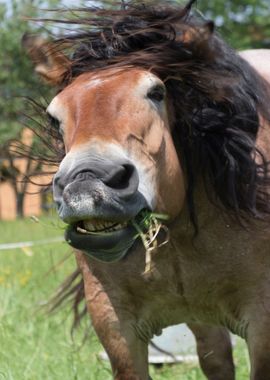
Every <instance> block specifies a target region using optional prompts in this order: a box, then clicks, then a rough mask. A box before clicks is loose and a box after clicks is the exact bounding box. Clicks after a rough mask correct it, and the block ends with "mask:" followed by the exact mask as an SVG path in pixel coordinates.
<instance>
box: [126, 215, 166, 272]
mask: <svg viewBox="0 0 270 380" xmlns="http://www.w3.org/2000/svg"><path fill="white" fill-rule="evenodd" d="M168 219H169V216H168V215H165V214H156V213H153V212H151V211H149V210H142V211H141V212H140V213H139V214H138V215H137V216H136V217H135V218H134V219H132V220H131V223H132V225H133V227H134V228H135V229H136V231H137V232H138V235H136V237H135V238H138V237H140V238H141V241H142V243H143V245H144V248H145V270H144V274H148V273H150V272H151V269H152V254H153V253H154V252H155V251H156V250H157V249H158V248H159V247H161V246H163V245H165V244H166V243H168V241H169V230H168V228H167V227H166V226H165V225H164V224H163V222H164V221H166V220H168ZM161 229H163V230H164V231H165V232H166V236H165V239H164V240H163V241H162V242H161V243H159V242H158V240H157V237H158V234H159V232H160V231H161Z"/></svg>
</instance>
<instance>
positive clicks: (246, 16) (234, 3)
mask: <svg viewBox="0 0 270 380" xmlns="http://www.w3.org/2000/svg"><path fill="white" fill-rule="evenodd" d="M197 8H198V9H199V10H200V11H201V12H202V13H203V14H204V15H205V17H206V18H207V19H211V20H213V21H215V22H216V25H217V27H218V31H219V32H220V33H221V35H222V36H223V37H224V38H225V39H226V41H227V42H229V44H231V45H232V46H233V47H234V48H236V49H250V48H270V18H269V16H270V2H269V0H247V1H242V0H226V1H224V0H198V1H197Z"/></svg>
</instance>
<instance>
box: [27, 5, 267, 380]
mask: <svg viewBox="0 0 270 380" xmlns="http://www.w3.org/2000/svg"><path fill="white" fill-rule="evenodd" d="M193 3H194V0H192V1H189V3H188V4H187V5H186V6H185V7H180V6H177V5H173V4H170V3H168V2H166V3H164V2H163V3H157V2H155V4H151V3H146V4H140V3H139V2H136V1H135V2H134V1H133V2H129V3H128V4H125V3H123V2H122V4H121V7H120V8H117V9H116V8H115V7H114V8H111V7H107V8H106V7H105V8H85V9H82V10H80V12H82V13H83V15H81V13H80V17H76V18H73V19H72V18H71V19H69V20H66V19H63V20H55V22H60V23H61V22H63V23H65V25H67V24H68V23H70V25H72V24H75V25H76V28H75V30H74V29H73V32H72V33H67V34H66V35H65V36H62V37H59V38H56V39H55V40H53V41H50V42H48V41H44V40H43V39H42V38H40V37H34V36H25V37H24V39H23V45H24V47H25V49H26V50H27V51H28V53H29V55H30V57H31V58H32V59H33V61H34V64H35V70H36V72H38V73H39V74H40V75H41V76H42V77H43V78H45V80H46V81H47V82H49V83H50V84H52V85H54V86H56V87H57V89H58V92H57V94H56V96H55V97H54V98H53V99H52V101H51V102H50V104H49V106H48V108H47V115H48V118H49V119H50V120H51V123H52V127H53V128H56V130H57V132H58V133H60V134H61V135H62V137H63V142H64V146H65V155H64V158H63V159H62V161H61V163H60V166H59V169H58V171H57V173H56V174H55V176H54V179H53V192H54V199H55V202H56V204H57V208H58V213H59V216H60V218H61V219H62V220H63V221H64V222H65V223H66V224H67V225H68V228H67V231H66V235H65V236H66V240H67V242H68V243H69V244H70V245H71V246H72V247H73V248H74V251H75V255H76V258H77V263H78V267H79V270H80V272H81V274H82V277H83V284H84V297H85V302H86V305H87V309H88V311H89V313H90V315H91V319H92V323H93V326H94V328H95V331H96V333H97V335H98V337H99V339H100V341H101V342H102V344H103V346H104V348H105V350H106V352H107V353H108V356H109V359H110V362H111V367H112V372H113V376H114V379H115V380H147V379H149V378H150V377H149V372H148V343H149V341H150V340H151V338H152V336H153V334H159V333H160V332H161V331H162V329H163V328H165V327H167V326H170V325H174V324H178V323H187V324H188V326H189V327H190V328H191V330H192V331H193V333H194V335H195V337H196V340H197V349H198V355H199V360H200V364H201V367H202V370H203V371H204V373H205V375H206V377H207V378H208V379H209V380H233V379H234V378H235V373H234V365H233V359H232V348H231V342H230V337H229V333H228V330H230V331H232V332H233V333H235V334H238V335H239V336H241V337H242V338H244V339H245V340H246V342H247V345H248V349H249V355H250V361H251V374H250V379H251V380H267V379H270V360H269V359H270V358H269V352H270V343H269V342H270V339H269V336H268V335H269V334H268V333H269V331H270V329H269V328H270V318H269V311H270V288H269V287H270V278H269V270H270V254H269V253H270V252H269V213H270V207H269V205H270V203H269V157H270V148H269V147H270V145H269V141H270V131H269V126H270V111H269V101H270V59H269V58H270V51H267V50H259V51H246V52H242V53H238V52H236V51H234V50H233V49H232V48H231V47H229V46H228V45H227V44H226V43H225V42H224V41H223V39H222V38H221V37H220V36H219V35H218V33H216V31H215V27H214V24H213V23H212V22H211V21H205V20H204V19H202V18H201V17H199V16H196V14H194V13H193V11H192V5H193ZM157 214H159V215H162V216H164V215H166V218H167V219H166V220H162V222H160V220H159V217H158V216H156V217H155V215H157ZM147 215H148V216H149V215H150V216H151V215H152V216H153V215H154V216H153V218H152V219H151V220H150V222H149V220H148V219H147ZM147 220H148V222H149V223H148V224H147ZM153 225H154V227H155V228H154V232H153V231H152V226H153ZM140 226H143V227H140ZM145 236H146V238H145ZM149 236H150V237H152V238H151V240H150V245H145V244H144V243H145V240H147V239H148V240H149ZM148 240H147V241H148ZM209 353H211V354H209Z"/></svg>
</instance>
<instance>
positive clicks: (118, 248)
mask: <svg viewBox="0 0 270 380" xmlns="http://www.w3.org/2000/svg"><path fill="white" fill-rule="evenodd" d="M142 210H144V208H142V209H141V210H140V211H139V212H138V214H137V215H139V214H140V213H141V212H142ZM82 222H83V221H80V222H76V223H73V224H70V225H69V226H68V228H67V230H66V233H65V239H66V241H67V242H68V243H69V244H70V245H71V246H72V247H73V248H76V249H79V250H81V251H83V252H84V253H85V254H86V255H88V256H90V257H92V258H94V259H96V260H98V261H102V262H116V261H119V260H121V259H122V258H123V257H124V256H125V255H126V254H127V253H128V251H129V249H130V248H131V247H132V246H133V244H134V243H135V240H136V239H137V238H138V231H137V230H136V228H135V227H134V226H133V224H132V223H131V220H126V221H125V222H126V223H127V225H126V227H123V228H121V229H119V230H115V231H109V232H104V233H102V232H100V233H98V232H90V231H86V232H85V233H80V232H79V231H78V227H79V225H80V224H81V223H82Z"/></svg>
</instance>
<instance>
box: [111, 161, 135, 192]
mask: <svg viewBox="0 0 270 380" xmlns="http://www.w3.org/2000/svg"><path fill="white" fill-rule="evenodd" d="M134 170H135V168H134V166H133V165H121V166H118V167H115V168H113V169H112V171H111V173H110V175H109V176H108V177H107V178H105V179H104V183H105V185H107V186H108V187H111V188H113V189H118V190H121V189H125V188H126V187H127V186H129V181H130V179H131V178H132V176H133V173H134Z"/></svg>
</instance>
